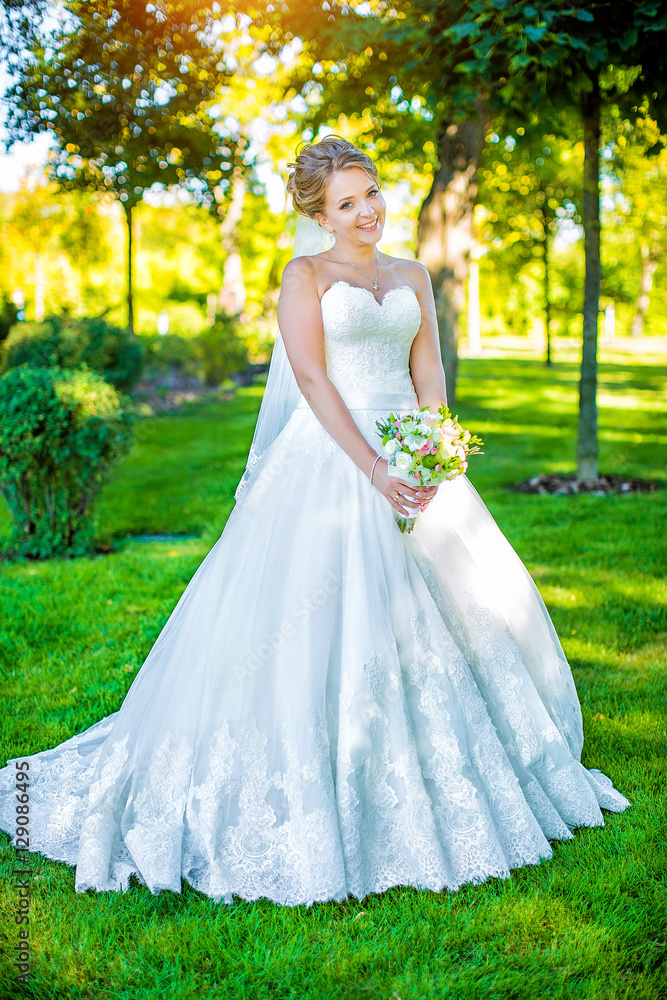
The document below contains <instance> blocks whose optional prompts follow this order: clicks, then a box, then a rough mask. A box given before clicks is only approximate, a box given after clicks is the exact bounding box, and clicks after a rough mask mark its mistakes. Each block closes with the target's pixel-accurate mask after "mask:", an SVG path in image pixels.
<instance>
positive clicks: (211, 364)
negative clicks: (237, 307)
mask: <svg viewBox="0 0 667 1000" xmlns="http://www.w3.org/2000/svg"><path fill="white" fill-rule="evenodd" d="M238 329H239V322H238V320H237V319H236V318H235V317H234V316H224V315H221V316H218V318H217V320H216V321H215V324H214V326H212V327H210V328H209V329H208V330H206V331H205V332H204V333H201V334H200V335H199V336H198V337H197V338H196V340H195V344H196V350H197V355H198V357H199V359H200V362H201V378H202V379H203V381H204V382H205V383H206V384H207V385H220V383H221V382H224V380H225V379H228V378H229V376H230V375H233V374H234V373H235V372H240V371H243V369H244V368H245V367H246V366H247V364H248V348H247V346H246V344H245V341H244V340H243V338H242V337H240V336H239V333H238Z"/></svg>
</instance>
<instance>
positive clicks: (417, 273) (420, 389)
mask: <svg viewBox="0 0 667 1000" xmlns="http://www.w3.org/2000/svg"><path fill="white" fill-rule="evenodd" d="M411 278H412V280H413V282H414V283H415V291H416V292H417V298H418V299H419V305H420V306H421V311H422V322H421V326H420V327H419V331H418V332H417V336H416V337H415V339H414V340H413V342H412V348H411V350H410V371H411V373H412V382H413V385H414V387H415V391H416V393H417V399H418V400H419V405H420V406H428V408H429V409H430V410H432V411H433V412H434V413H435V412H436V411H437V409H438V407H439V406H440V404H441V403H445V404H446V403H447V390H446V388H445V371H444V368H443V366H442V355H441V353H440V338H439V336H438V320H437V317H436V313H435V300H434V298H433V288H432V286H431V278H430V275H429V273H428V271H427V270H426V268H425V267H424V266H423V264H418V263H416V262H415V263H414V264H413V265H412V268H411Z"/></svg>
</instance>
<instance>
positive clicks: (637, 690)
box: [0, 0, 667, 1000]
mask: <svg viewBox="0 0 667 1000" xmlns="http://www.w3.org/2000/svg"><path fill="white" fill-rule="evenodd" d="M666 38H667V2H660V0H646V2H644V0H640V2H635V0H613V2H612V0H609V2H606V0H600V2H596V3H587V2H581V0H571V2H561V0H518V2H514V3H510V2H509V0H469V2H463V0H451V2H441V3H436V2H432V0H400V2H396V3H390V2H380V0H365V2H362V3H356V2H354V0H351V2H341V0H291V2H289V3H287V4H281V3H269V2H266V3H265V2H260V0H257V2H254V0H248V2H246V3H226V2H222V0H220V2H216V3H213V4H209V5H206V4H199V3H195V2H192V0H177V2H167V0H154V2H152V3H148V2H145V0H132V2H130V0H90V2H78V0H26V2H19V0H0V43H1V44H2V49H3V57H2V67H1V70H2V86H3V88H4V96H3V98H2V113H3V115H4V117H3V121H2V128H3V129H4V132H3V141H4V144H5V154H4V155H3V156H2V158H1V159H0V235H1V239H0V339H1V341H2V344H1V346H0V351H1V355H0V361H1V369H2V370H1V372H0V491H1V492H2V497H3V499H2V500H0V548H2V558H3V562H2V574H1V575H0V602H1V605H2V627H1V628H0V655H1V657H2V677H3V684H4V691H5V708H6V711H5V713H4V715H3V721H2V728H1V731H0V745H1V748H2V753H3V760H4V759H7V758H9V757H11V756H15V755H16V754H18V753H21V754H28V753H33V752H36V751H37V750H41V749H44V748H45V747H46V746H53V745H55V744H56V743H57V742H59V741H60V740H63V739H66V738H67V737H69V736H71V735H73V734H74V733H76V732H80V731H81V730H83V729H84V728H85V727H86V726H89V725H91V724H92V723H94V722H95V721H96V720H97V719H99V718H101V717H103V716H104V715H106V714H109V713H111V712H113V711H115V710H116V709H117V708H118V707H119V706H120V704H121V701H122V698H123V696H124V694H125V692H126V690H127V688H128V686H129V684H130V683H131V681H132V679H133V677H134V676H135V675H136V673H137V671H138V670H139V668H140V667H141V664H142V663H143V660H144V658H145V656H146V655H147V654H148V652H149V650H150V648H151V646H152V644H153V643H154V641H155V639H156V638H157V636H158V635H159V633H160V631H161V629H162V627H163V626H164V624H165V622H166V620H167V618H168V617H169V615H170V613H171V611H172V610H173V607H174V605H175V604H176V602H177V600H178V598H179V596H180V595H181V594H182V592H183V590H184V588H185V586H186V585H187V583H188V581H189V580H190V579H191V577H192V575H193V573H194V572H195V570H196V568H197V566H198V565H199V564H200V563H201V561H202V559H203V558H204V556H205V555H206V553H207V552H208V551H209V550H210V548H211V546H212V545H213V544H214V542H215V541H216V539H217V538H218V537H219V535H220V533H221V531H222V530H223V528H224V525H225V522H226V519H227V517H228V515H229V513H230V511H231V509H232V507H233V503H234V500H233V494H234V489H235V487H236V485H237V483H238V480H239V478H240V476H241V474H242V472H243V468H244V466H245V461H246V458H247V453H248V448H249V445H250V441H251V438H252V432H253V427H254V422H255V419H256V415H257V411H258V408H259V405H260V402H261V398H262V391H263V380H264V379H265V377H266V368H267V365H268V362H269V359H270V355H271V349H272V344H273V341H274V338H275V334H276V300H277V294H278V290H279V283H280V276H281V271H282V268H283V267H284V265H285V263H286V262H287V260H288V259H289V256H290V252H291V242H292V233H293V230H294V224H295V218H294V213H293V212H292V210H291V207H290V206H289V204H288V203H287V202H286V196H285V181H286V177H287V173H288V163H289V162H290V161H291V160H292V159H293V158H294V155H295V152H296V150H297V147H298V144H299V143H300V142H302V141H304V140H306V141H307V140H311V139H317V137H318V136H321V135H324V134H326V133H327V132H335V133H338V134H340V135H343V136H345V137H346V138H349V139H350V140H352V141H354V142H358V143H359V144H360V145H361V146H363V148H364V149H366V150H367V151H368V152H369V154H370V155H371V156H372V157H374V158H375V159H376V160H377V162H378V165H379V168H380V172H381V176H382V178H383V193H384V195H385V198H386V200H387V206H388V216H389V223H388V226H387V229H386V231H385V235H384V238H383V240H382V243H381V249H383V250H385V251H386V252H387V253H390V254H397V255H401V256H406V257H414V258H416V259H419V260H421V261H422V262H423V263H424V264H425V265H426V266H427V267H428V269H429V271H430V273H431V277H432V280H433V286H434V291H435V294H436V301H437V307H438V319H439V325H440V336H441V347H442V356H443V362H444V364H445V369H446V372H447V381H448V392H449V396H450V399H451V400H452V402H454V401H455V405H456V410H457V411H458V412H459V414H460V417H461V420H462V421H463V422H464V423H465V424H466V425H468V426H470V427H471V429H472V430H474V431H475V432H476V433H479V434H481V436H482V437H483V438H484V441H485V448H484V451H485V454H484V455H483V456H480V457H479V458H478V459H477V461H476V462H474V463H471V469H470V477H471V479H472V481H473V482H474V484H475V485H476V486H477V487H478V488H479V489H480V492H481V494H482V496H483V498H484V500H485V502H486V503H487V504H488V506H489V508H490V510H491V512H492V513H493V515H494V516H495V517H496V519H497V520H498V523H499V524H500V527H501V528H502V530H503V531H504V532H505V533H506V535H507V537H508V538H509V540H510V541H511V543H512V544H513V545H514V546H515V547H516V549H517V551H518V552H519V554H520V555H521V557H522V558H523V559H524V561H525V562H526V565H527V566H528V568H529V570H530V572H531V573H532V575H533V577H534V578H535V580H536V583H537V585H538V587H539V589H540V592H541V593H542V595H543V596H544V598H545V600H546V602H547V605H548V607H549V611H550V613H551V614H552V616H553V620H554V623H555V626H556V629H557V631H558V633H559V635H560V636H561V639H562V642H563V646H564V649H565V652H566V654H567V656H568V659H569V661H570V663H571V665H572V668H573V672H574V676H575V680H576V684H577V690H578V692H579V696H580V699H581V703H582V710H583V714H584V730H585V734H586V743H585V746H584V757H583V761H584V763H585V765H586V766H588V767H599V768H601V769H602V770H603V771H604V772H605V773H607V774H609V775H610V777H611V778H612V780H613V781H614V784H615V785H616V787H618V788H619V789H621V790H622V791H623V793H624V794H626V795H627V797H628V798H629V799H630V801H631V803H632V808H631V809H630V810H628V811H627V812H626V813H623V814H622V815H621V816H614V815H611V814H605V823H606V828H605V830H604V832H603V831H599V830H597V831H596V830H580V831H578V832H577V835H576V838H575V840H574V841H573V842H570V843H567V844H556V845H555V852H554V859H553V860H552V861H551V862H549V863H547V864H544V865H542V866H540V867H539V868H536V869H522V870H521V871H518V872H515V873H514V874H513V877H512V879H511V880H509V881H508V882H507V883H506V884H500V883H499V882H498V881H497V880H491V881H490V882H488V883H486V884H485V885H483V886H478V887H473V886H466V887H464V888H463V889H462V890H461V891H460V892H459V893H456V894H447V893H445V894H441V895H438V894H433V893H425V892H419V891H417V890H411V889H410V890H406V889H402V888H400V887H398V888H396V889H393V890H390V891H389V892H387V893H384V894H382V895H381V896H378V897H373V898H370V899H368V900H365V901H363V902H359V901H357V900H348V901H347V902H345V903H343V904H335V903H330V904H329V903H328V904H323V905H321V906H318V907H316V912H314V913H310V912H302V910H301V908H295V909H294V910H289V911H287V910H283V909H282V908H276V907H273V906H272V905H264V904H265V903H266V901H260V902H259V903H255V904H242V903H239V904H238V905H237V906H236V907H235V908H234V910H233V911H231V912H227V911H226V910H224V909H223V908H221V907H216V906H215V905H214V904H212V903H211V901H210V900H207V899H204V898H202V897H201V895H200V894H197V893H195V892H194V891H190V889H189V887H188V886H186V887H185V891H184V893H183V894H182V895H181V896H176V895H175V894H171V893H163V894H162V895H161V896H159V897H157V898H154V897H151V896H150V893H148V892H147V890H145V887H141V886H139V885H138V884H135V883H134V882H133V884H132V885H131V887H130V891H129V892H128V893H127V894H125V895H123V896H122V897H121V896H120V895H115V894H110V896H109V897H108V898H106V897H105V898H104V899H103V900H102V899H100V898H93V897H84V898H82V899H78V898H74V892H73V882H74V873H73V871H72V870H71V869H69V868H66V866H64V865H59V864H57V863H54V862H50V861H47V860H46V859H44V858H41V857H39V856H35V859H34V866H33V867H34V872H35V881H34V882H33V885H32V901H33V906H34V908H35V910H34V912H35V913H36V914H37V915H38V916H39V920H38V921H36V922H35V926H34V928H33V930H32V937H31V947H32V954H33V973H32V975H31V985H30V990H31V991H32V992H30V993H25V994H24V993H21V994H20V995H31V996H35V997H49V998H52V997H63V998H64V997H93V996H94V997H112V996H113V997H115V998H125V997H127V998H129V997H147V998H148V997H151V998H152V997H156V998H157V997H160V998H162V997H167V996H173V997H177V998H178V1000H184V998H189V997H192V998H195V997H197V998H199V997H201V996H204V995H207V996H208V995H211V996H216V997H230V998H237V997H239V996H248V997H253V998H255V997H257V998H264V997H267V998H269V997H271V998H272V1000H277V998H283V997H285V998H288V997H297V996H309V997H311V996H312V997H317V998H320V997H331V998H332V1000H334V998H335V1000H340V998H341V997H345V998H350V1000H356V998H359V997H362V996H363V997H366V996H370V997H378V998H380V997H381V998H383V1000H384V998H386V997H398V998H399V1000H424V998H431V997H433V998H438V1000H440V998H443V997H452V998H456V1000H459V998H462V997H465V998H466V1000H467V998H469V997H470V998H473V997H474V998H477V997H480V998H481V997H487V996H491V995H493V996H497V997H503V998H504V997H507V998H510V997H511V998H526V1000H536V998H542V997H546V996H549V997H551V998H563V1000H565V998H567V1000H569V998H572V1000H582V998H586V1000H588V998H591V1000H593V998H598V997H600V996H604V997H605V998H608V1000H616V998H618V1000H626V998H627V1000H640V998H646V1000H654V998H655V1000H658V998H662V997H664V996H665V995H666V993H667V983H666V981H665V969H667V964H666V963H665V955H666V954H667V952H666V946H665V940H666V935H667V924H666V923H665V914H666V913H667V905H665V903H666V900H665V885H664V872H665V870H667V858H666V857H665V843H666V840H665V836H664V816H665V815H666V814H667V802H666V801H665V781H664V745H665V735H666V734H665V695H666V685H665V667H666V665H667V589H666V584H665V564H666V552H665V544H664V534H665V523H666V520H667V491H665V490H664V489H660V488H659V487H660V484H661V481H662V482H664V479H665V468H666V466H667V406H666V402H667V397H666V394H665V390H666V386H667V294H666V292H667V148H666V141H667V113H666V110H667V109H666V106H665V88H666V86H667V44H665V40H666ZM605 475H606V476H607V480H604V479H603V478H601V476H602V477H604V476H605ZM614 475H616V476H618V477H619V480H621V481H622V482H621V485H622V484H623V483H624V484H625V486H626V487H627V488H626V490H625V491H623V490H620V492H619V491H618V490H615V491H610V490H608V489H606V488H605V485H607V486H608V485H609V481H608V477H610V476H614ZM568 476H569V477H570V478H571V479H572V480H573V481H574V482H575V486H576V489H577V490H578V491H579V492H578V495H576V496H575V495H570V494H566V493H565V492H564V488H563V489H562V490H561V491H560V493H559V495H557V496H554V495H551V494H542V495H526V494H517V493H513V492H510V491H509V490H508V489H507V488H506V487H507V485H508V484H513V483H517V482H524V483H525V482H526V481H530V480H531V479H540V477H552V478H553V479H554V480H556V481H560V482H561V483H562V484H565V483H566V481H567V477H568ZM637 480H643V481H644V486H645V488H646V490H647V491H646V492H637V491H635V485H636V484H637ZM654 486H655V489H654V491H653V492H650V491H649V490H650V489H653V487H654ZM584 487H588V488H584ZM63 557H65V558H63ZM5 841H6V843H5ZM3 843H5V846H4V847H3V849H2V852H1V861H2V864H3V865H4V867H5V870H6V871H7V872H8V873H10V872H11V866H12V858H13V853H12V850H11V848H10V846H9V842H8V840H7V838H4V841H3ZM31 860H32V856H31ZM13 906H14V894H13V890H12V886H11V882H10V881H9V878H8V880H7V881H6V882H5V883H4V886H3V888H2V889H1V890H0V908H1V909H2V911H3V912H4V913H5V915H6V916H7V925H6V926H11V919H12V916H11V915H12V913H13V909H12V907H13ZM9 944H10V946H9V947H8V948H7V949H5V950H4V951H3V952H2V956H0V976H2V977H4V978H2V984H1V985H0V991H2V990H4V992H3V993H2V995H3V996H5V995H6V996H14V995H19V993H16V992H15V991H16V990H17V989H18V987H16V986H15V985H14V984H13V981H12V976H13V974H14V972H13V966H12V961H13V960H12V953H11V941H10V943H9Z"/></svg>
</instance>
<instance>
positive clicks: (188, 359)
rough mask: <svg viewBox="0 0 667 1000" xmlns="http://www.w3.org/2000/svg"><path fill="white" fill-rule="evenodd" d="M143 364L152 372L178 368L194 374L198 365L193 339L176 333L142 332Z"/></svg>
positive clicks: (188, 373)
mask: <svg viewBox="0 0 667 1000" xmlns="http://www.w3.org/2000/svg"><path fill="white" fill-rule="evenodd" d="M141 342H142V344H143V347H144V364H145V366H146V368H147V369H148V368H150V369H151V370H152V371H154V372H166V371H170V370H171V369H172V368H176V369H180V370H181V371H183V372H184V373H185V374H187V375H194V374H195V373H196V372H197V370H198V367H199V362H198V360H197V359H198V351H197V348H196V343H195V341H194V340H193V339H191V338H188V339H186V338H185V337H181V336H179V335H178V334H177V333H166V334H164V336H160V334H157V333H156V334H142V336H141Z"/></svg>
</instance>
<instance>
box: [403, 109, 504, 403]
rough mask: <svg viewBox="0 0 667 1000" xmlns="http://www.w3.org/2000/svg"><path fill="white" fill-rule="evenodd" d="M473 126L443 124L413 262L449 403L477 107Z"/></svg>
mask: <svg viewBox="0 0 667 1000" xmlns="http://www.w3.org/2000/svg"><path fill="white" fill-rule="evenodd" d="M478 110H479V114H478V117H477V119H476V120H475V121H466V122H462V123H461V124H458V125H456V124H453V123H452V124H449V125H448V124H447V123H446V122H444V123H443V125H442V127H441V129H440V133H439V137H438V153H439V159H440V166H439V168H438V170H437V171H436V173H435V176H434V178H433V184H432V185H431V190H430V191H429V193H428V195H427V197H426V199H425V201H424V203H423V205H422V207H421V210H420V212H419V224H418V229H417V257H418V259H419V261H420V262H421V263H422V264H424V266H425V267H426V268H427V269H428V271H429V273H430V275H431V281H432V283H433V292H434V295H435V307H436V315H437V318H438V328H439V331H440V351H441V354H442V363H443V366H444V369H445V380H446V385H447V400H448V403H449V405H450V406H451V405H453V403H454V402H455V400H456V374H457V365H458V341H459V316H460V314H461V310H462V308H463V304H464V300H465V283H466V278H467V275H468V263H469V259H470V249H471V246H472V242H473V209H474V207H475V199H476V197H477V167H478V165H479V161H480V159H481V156H482V149H483V147H484V136H485V132H486V127H487V123H488V121H489V114H488V111H487V109H486V107H485V106H484V105H483V104H482V103H481V101H480V102H478Z"/></svg>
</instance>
